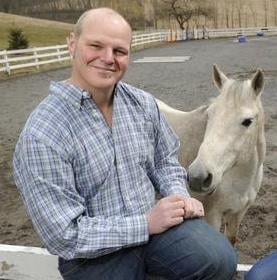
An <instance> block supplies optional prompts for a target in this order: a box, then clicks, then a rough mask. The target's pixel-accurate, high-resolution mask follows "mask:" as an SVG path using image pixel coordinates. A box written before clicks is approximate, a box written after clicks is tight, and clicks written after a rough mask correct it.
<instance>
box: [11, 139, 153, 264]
mask: <svg viewBox="0 0 277 280" xmlns="http://www.w3.org/2000/svg"><path fill="white" fill-rule="evenodd" d="M74 176H75V174H74V170H73V168H72V163H71V162H70V160H69V159H68V158H66V157H65V156H63V155H61V154H60V153H59V152H58V151H56V150H54V149H52V148H51V147H50V146H48V145H46V144H45V143H41V142H40V141H38V140H37V139H35V138H34V137H32V136H24V137H22V138H21V140H20V142H19V143H18V145H17V147H16V151H15V154H14V177H15V182H16V184H17V186H18V188H19V190H20V192H21V195H22V197H23V200H24V203H25V205H26V207H27V209H28V212H29V214H30V217H31V219H32V221H33V223H34V225H35V228H36V230H37V231H38V233H39V235H40V236H41V238H42V240H43V241H44V243H45V244H46V247H47V248H48V250H49V251H50V252H51V253H53V254H57V255H59V256H61V257H63V258H65V259H71V258H85V257H88V258H91V257H97V256H100V255H104V254H107V253H110V252H113V251H116V250H118V249H120V248H122V247H128V246H133V245H139V244H142V243H144V242H147V241H148V238H149V232H148V223H147V218H146V215H136V216H131V217H117V216H115V217H89V216H88V215H87V209H86V202H85V199H84V198H83V197H81V196H80V195H79V193H78V190H77V187H76V186H75V180H74Z"/></svg>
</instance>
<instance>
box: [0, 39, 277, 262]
mask: <svg viewBox="0 0 277 280" xmlns="http://www.w3.org/2000/svg"><path fill="white" fill-rule="evenodd" d="M184 55H188V56H191V59H190V60H189V61H188V62H185V63H163V64H161V63H137V64H136V63H133V62H131V64H130V68H129V72H128V74H127V75H126V76H125V80H126V81H127V82H129V83H131V84H133V85H136V86H138V87H141V88H143V89H145V90H147V91H149V92H151V93H152V94H154V95H155V96H156V97H158V98H159V99H161V100H163V101H165V102H167V103H168V104H169V105H171V106H174V107H176V108H178V109H183V110H190V109H193V108H195V107H197V106H199V105H202V104H205V103H207V102H208V99H209V98H210V97H213V96H216V94H217V91H216V89H215V87H214V86H213V84H212V79H211V73H212V65H213V64H214V63H217V64H218V65H219V66H221V69H222V70H223V71H224V72H225V73H227V74H229V75H231V76H239V77H244V76H249V74H250V73H252V71H253V70H254V69H256V68H257V67H261V68H262V69H264V71H265V75H266V86H265V91H264V94H263V104H264V108H265V114H266V125H265V127H266V139H267V155H266V161H265V168H264V180H263V186H262V188H261V190H260V192H259V194H258V197H257V199H256V202H255V204H254V205H253V206H252V207H251V208H250V209H249V211H248V212H247V214H246V216H245V218H244V219H243V222H242V224H241V226H240V231H239V239H238V242H237V244H236V248H237V250H238V253H239V255H240V261H241V262H243V263H253V262H254V261H255V260H256V259H257V258H260V257H262V256H264V255H266V254H268V253H269V252H271V251H272V250H273V249H276V247H277V218H276V217H277V216H276V215H277V189H276V188H277V110H276V105H277V94H276V89H277V79H276V76H277V59H276V57H277V38H273V37H272V38H259V39H258V38H257V39H256V38H253V39H249V41H248V42H247V43H244V44H239V43H236V42H234V41H233V40H231V39H224V40H205V41H190V42H182V43H174V44H170V45H167V46H166V47H165V46H163V47H159V48H154V49H148V50H144V51H140V52H137V53H135V54H133V55H132V61H134V60H135V59H136V58H142V57H145V56H184ZM68 75H69V69H60V70H55V71H50V72H46V73H40V74H35V75H34V74H33V75H27V76H25V77H18V78H13V79H9V80H6V81H0V116H1V118H0V243H4V244H17V245H32V246H43V244H42V243H41V242H40V240H39V238H38V237H37V235H36V233H35V231H34V229H33V227H32V224H31V222H30V220H29V218H28V216H27V214H26V211H25V208H24V206H23V204H22V201H21V198H20V197H19V194H18V192H17V189H16V187H15V185H14V182H13V178H12V153H13V150H14V146H15V143H16V141H17V138H18V136H19V133H20V131H21V129H22V126H23V125H24V123H25V121H26V118H27V116H28V115H29V113H30V112H31V111H32V109H33V108H34V107H35V106H36V105H37V104H38V103H39V102H40V100H42V99H43V98H44V97H45V96H46V95H47V92H48V84H49V81H50V80H61V79H65V78H67V77H68Z"/></svg>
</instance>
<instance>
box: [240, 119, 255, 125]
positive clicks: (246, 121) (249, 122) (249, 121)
mask: <svg viewBox="0 0 277 280" xmlns="http://www.w3.org/2000/svg"><path fill="white" fill-rule="evenodd" d="M252 122H253V119H245V120H243V122H242V123H241V124H242V125H243V126H245V127H248V126H249V125H250V124H251V123H252Z"/></svg>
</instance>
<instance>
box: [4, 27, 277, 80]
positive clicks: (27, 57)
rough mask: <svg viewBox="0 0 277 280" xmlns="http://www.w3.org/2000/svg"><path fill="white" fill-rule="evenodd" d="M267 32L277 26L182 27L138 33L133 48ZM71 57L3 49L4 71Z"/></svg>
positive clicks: (54, 51)
mask: <svg viewBox="0 0 277 280" xmlns="http://www.w3.org/2000/svg"><path fill="white" fill-rule="evenodd" d="M261 31H262V32H263V34H264V35H266V36H267V35H277V27H264V28H261V27H260V28H258V27H251V28H236V29H210V30H208V31H206V32H205V34H204V32H203V30H202V29H193V30H190V31H189V32H185V31H181V30H166V31H164V30H163V31H157V32H150V33H141V34H140V33H139V34H135V35H134V36H133V38H132V48H133V49H136V48H146V47H147V46H149V45H152V44H154V43H158V42H174V41H180V40H186V39H208V38H209V39H212V38H220V37H237V36H239V35H245V36H256V35H257V33H258V32H261ZM68 60H70V54H69V52H68V48H67V45H57V46H50V47H40V48H31V49H23V50H3V51H0V72H7V73H8V74H9V75H10V74H11V71H12V70H16V69H21V68H27V67H36V68H39V66H40V65H43V64H49V63H59V62H62V61H68Z"/></svg>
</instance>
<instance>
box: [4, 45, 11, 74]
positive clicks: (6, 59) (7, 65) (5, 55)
mask: <svg viewBox="0 0 277 280" xmlns="http://www.w3.org/2000/svg"><path fill="white" fill-rule="evenodd" d="M4 60H5V66H6V71H7V72H8V75H11V69H10V64H9V58H8V52H7V50H4Z"/></svg>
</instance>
